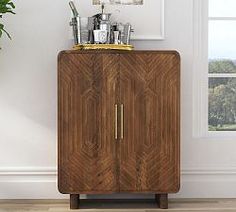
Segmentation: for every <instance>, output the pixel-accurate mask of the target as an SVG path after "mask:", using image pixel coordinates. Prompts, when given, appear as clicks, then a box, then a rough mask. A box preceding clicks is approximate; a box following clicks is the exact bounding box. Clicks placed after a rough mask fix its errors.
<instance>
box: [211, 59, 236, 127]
mask: <svg viewBox="0 0 236 212" xmlns="http://www.w3.org/2000/svg"><path fill="white" fill-rule="evenodd" d="M209 65H210V68H212V69H211V70H210V72H211V73H236V66H235V64H234V62H233V61H230V60H222V61H220V60H216V61H210V64H209ZM220 68H222V69H221V71H220ZM213 70H214V72H212V71H213ZM224 71H226V72H224ZM208 121H209V130H227V129H224V127H225V126H230V125H231V126H233V127H231V129H228V130H235V131H236V78H210V79H209V114H208Z"/></svg>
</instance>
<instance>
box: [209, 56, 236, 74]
mask: <svg viewBox="0 0 236 212" xmlns="http://www.w3.org/2000/svg"><path fill="white" fill-rule="evenodd" d="M209 73H236V65H235V63H234V62H233V61H232V60H227V59H225V60H210V62H209Z"/></svg>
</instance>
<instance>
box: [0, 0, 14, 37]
mask: <svg viewBox="0 0 236 212" xmlns="http://www.w3.org/2000/svg"><path fill="white" fill-rule="evenodd" d="M14 9H15V5H14V3H13V2H12V1H11V0H0V38H1V37H2V34H3V32H4V33H6V35H7V36H8V37H9V38H10V39H11V36H10V34H9V33H8V32H7V31H6V30H5V28H4V25H3V24H2V23H1V18H2V17H3V15H4V14H7V13H11V14H15V13H14V11H13V10H14Z"/></svg>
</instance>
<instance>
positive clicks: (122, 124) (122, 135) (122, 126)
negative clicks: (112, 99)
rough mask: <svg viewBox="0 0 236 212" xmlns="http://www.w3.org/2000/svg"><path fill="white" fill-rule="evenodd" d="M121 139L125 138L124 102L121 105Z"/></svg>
mask: <svg viewBox="0 0 236 212" xmlns="http://www.w3.org/2000/svg"><path fill="white" fill-rule="evenodd" d="M120 139H124V104H121V105H120Z"/></svg>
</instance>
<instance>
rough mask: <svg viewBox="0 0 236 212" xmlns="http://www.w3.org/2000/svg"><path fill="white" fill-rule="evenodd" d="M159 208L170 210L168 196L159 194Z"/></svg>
mask: <svg viewBox="0 0 236 212" xmlns="http://www.w3.org/2000/svg"><path fill="white" fill-rule="evenodd" d="M159 207H160V208H161V209H168V194H159Z"/></svg>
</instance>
